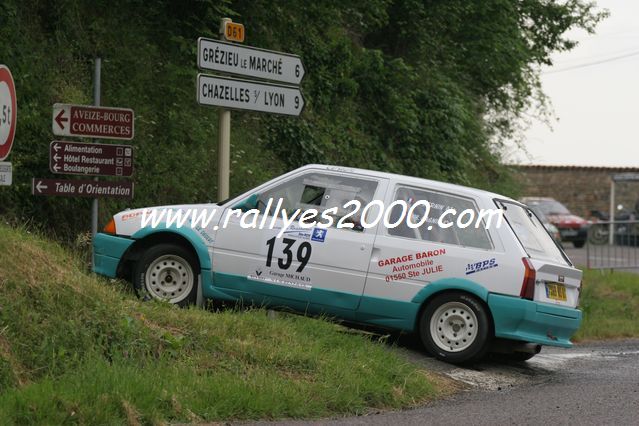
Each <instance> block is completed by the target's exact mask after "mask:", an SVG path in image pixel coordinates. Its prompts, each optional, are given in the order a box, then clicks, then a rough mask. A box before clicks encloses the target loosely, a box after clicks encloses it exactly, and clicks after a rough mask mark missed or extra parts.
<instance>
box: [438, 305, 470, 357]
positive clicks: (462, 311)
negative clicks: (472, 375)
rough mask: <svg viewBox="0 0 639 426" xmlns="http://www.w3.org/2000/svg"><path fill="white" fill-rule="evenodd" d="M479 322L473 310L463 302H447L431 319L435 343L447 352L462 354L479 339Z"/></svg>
mask: <svg viewBox="0 0 639 426" xmlns="http://www.w3.org/2000/svg"><path fill="white" fill-rule="evenodd" d="M477 327H478V321H477V316H476V315H475V312H473V310H472V309H471V308H470V307H469V306H467V305H465V304H464V303H461V302H446V303H444V304H442V305H441V306H439V307H438V308H437V310H436V311H435V312H434V313H433V316H432V317H431V319H430V335H431V338H432V340H433V342H434V343H435V344H436V345H437V346H438V347H439V348H440V349H443V350H445V351H447V352H461V351H463V350H465V349H467V348H468V347H470V345H472V344H473V342H474V341H475V339H476V338H477V333H478V330H477Z"/></svg>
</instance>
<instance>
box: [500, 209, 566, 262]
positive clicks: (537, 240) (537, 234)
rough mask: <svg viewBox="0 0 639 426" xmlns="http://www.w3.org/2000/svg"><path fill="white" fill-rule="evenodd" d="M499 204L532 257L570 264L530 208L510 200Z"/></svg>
mask: <svg viewBox="0 0 639 426" xmlns="http://www.w3.org/2000/svg"><path fill="white" fill-rule="evenodd" d="M499 204H500V206H501V208H502V209H503V210H504V217H505V218H506V221H507V222H508V224H509V225H510V227H511V228H512V230H513V231H514V232H515V235H516V236H517V238H519V241H520V242H521V244H522V245H523V246H524V249H525V250H526V252H527V253H528V255H529V256H530V257H532V258H535V259H548V260H552V261H554V262H557V263H561V264H564V265H569V263H568V261H567V260H566V257H565V256H564V254H563V252H562V251H561V249H560V248H559V247H558V246H557V244H555V241H554V240H553V239H552V237H551V236H550V234H548V231H546V228H545V227H544V225H543V224H542V223H541V221H540V220H539V219H538V218H537V216H535V214H534V213H533V212H532V211H531V210H530V209H528V208H525V207H523V206H520V205H518V204H514V203H508V202H500V203H499Z"/></svg>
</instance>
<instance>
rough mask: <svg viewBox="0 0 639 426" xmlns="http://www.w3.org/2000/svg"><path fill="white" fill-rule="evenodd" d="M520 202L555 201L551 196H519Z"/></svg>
mask: <svg viewBox="0 0 639 426" xmlns="http://www.w3.org/2000/svg"><path fill="white" fill-rule="evenodd" d="M520 200H521V202H522V203H531V202H540V201H557V200H555V199H554V198H551V197H521V199H520Z"/></svg>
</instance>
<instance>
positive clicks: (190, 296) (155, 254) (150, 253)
mask: <svg viewBox="0 0 639 426" xmlns="http://www.w3.org/2000/svg"><path fill="white" fill-rule="evenodd" d="M198 275H199V267H198V261H197V259H196V258H195V256H194V255H193V253H191V252H190V251H189V250H187V249H185V248H183V247H181V246H178V245H175V244H158V245H155V246H152V247H150V248H148V249H147V250H146V251H145V252H144V253H143V254H142V256H141V257H140V259H139V260H138V262H137V264H136V267H135V274H134V280H133V281H134V282H133V285H134V287H135V291H136V293H137V294H138V296H139V297H141V298H154V299H158V300H163V301H166V302H170V303H173V304H176V305H180V306H186V305H190V304H193V303H195V299H196V297H197V282H198Z"/></svg>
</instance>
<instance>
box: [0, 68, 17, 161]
mask: <svg viewBox="0 0 639 426" xmlns="http://www.w3.org/2000/svg"><path fill="white" fill-rule="evenodd" d="M17 113H18V108H17V102H16V86H15V84H14V82H13V76H12V75H11V71H9V68H7V67H6V66H4V65H0V161H2V160H4V159H5V158H7V156H8V155H9V152H11V146H12V145H13V139H14V136H15V134H16V118H17Z"/></svg>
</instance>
